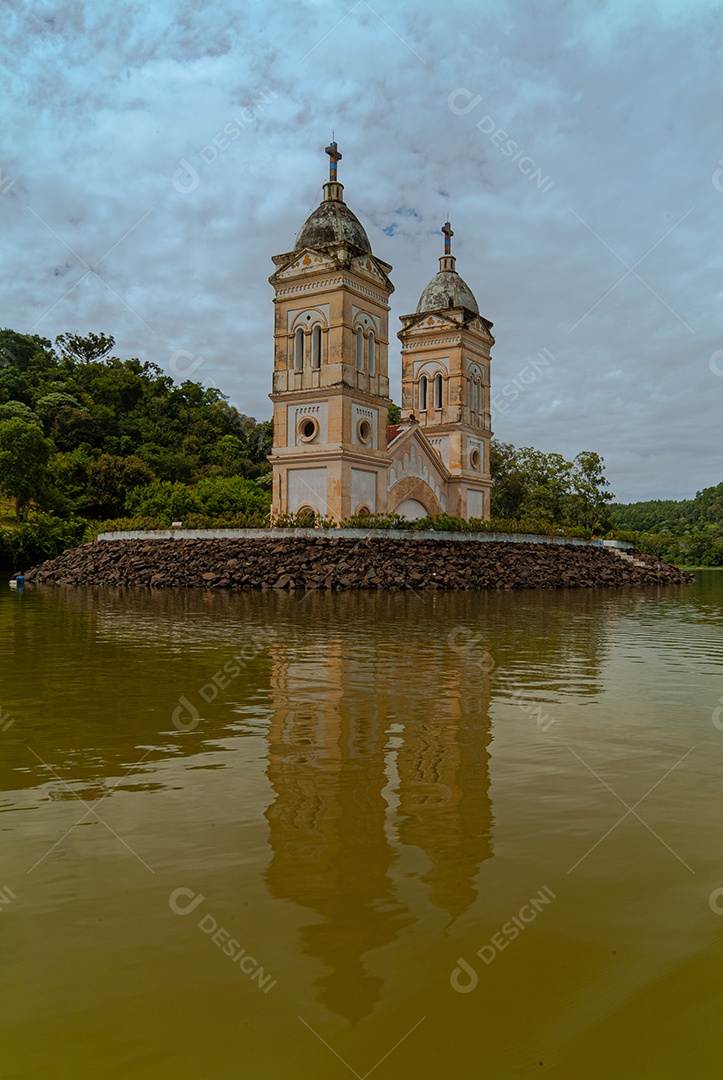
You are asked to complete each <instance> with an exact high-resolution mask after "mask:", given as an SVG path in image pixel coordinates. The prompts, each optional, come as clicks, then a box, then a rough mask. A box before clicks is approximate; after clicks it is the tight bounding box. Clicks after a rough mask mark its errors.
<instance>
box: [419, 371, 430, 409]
mask: <svg viewBox="0 0 723 1080" xmlns="http://www.w3.org/2000/svg"><path fill="white" fill-rule="evenodd" d="M428 387H429V380H428V379H427V376H426V375H422V377H421V379H420V380H419V411H420V412H426V411H427V404H428Z"/></svg>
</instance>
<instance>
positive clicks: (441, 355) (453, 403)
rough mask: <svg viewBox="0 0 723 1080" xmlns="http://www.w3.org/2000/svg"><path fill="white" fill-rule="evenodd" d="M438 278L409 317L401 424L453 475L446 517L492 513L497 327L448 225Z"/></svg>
mask: <svg viewBox="0 0 723 1080" xmlns="http://www.w3.org/2000/svg"><path fill="white" fill-rule="evenodd" d="M442 232H443V234H444V255H442V256H441V257H440V260H439V273H438V274H436V275H435V277H433V278H432V280H431V281H430V283H429V284H428V285H427V287H426V289H425V290H424V292H423V293H422V295H421V297H420V300H419V303H418V304H417V310H416V312H415V313H414V315H403V316H402V320H401V321H402V329H401V330H400V331H399V335H398V336H399V339H400V340H401V343H402V422H403V423H404V422H406V423H407V424H408V423H412V424H413V423H414V422H415V421H416V422H418V423H419V425H420V426H421V428H422V430H423V431H424V434H425V435H426V436H427V438H428V440H429V442H430V443H431V444H432V446H433V447H434V448H435V450H436V451H437V452H438V454H439V455H440V457H441V458H442V461H443V462H444V464H445V466H446V468H447V469H448V471H449V473H450V479H449V480H448V482H447V490H448V497H447V512H448V513H450V514H452V515H455V516H458V517H463V518H470V517H479V518H488V517H489V513H490V493H491V490H492V478H491V476H490V442H491V440H492V431H491V423H490V350H491V348H492V346H493V345H494V338H493V336H492V332H491V331H492V323H491V322H489V320H488V319H485V318H484V317H483V316H482V315H480V313H479V308H478V306H477V301H476V300H475V298H474V295H473V293H472V290H471V289H470V288H469V286H468V285H467V284H466V282H465V281H463V280H462V278H461V277H460V276H459V274H458V273H457V271H456V269H455V262H456V260H455V258H454V256H453V255H452V236H453V235H454V233H453V232H452V227H451V225H450V223H449V222H446V223H445V225H444V227H443V229H442Z"/></svg>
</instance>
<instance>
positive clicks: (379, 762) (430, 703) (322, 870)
mask: <svg viewBox="0 0 723 1080" xmlns="http://www.w3.org/2000/svg"><path fill="white" fill-rule="evenodd" d="M296 629H297V628H296V627H295V628H294V630H296ZM299 629H300V628H299ZM289 630H292V628H291V627H289ZM292 634H293V631H292ZM319 644H320V643H319ZM386 644H387V649H386V651H385V650H384V649H382V651H381V652H380V651H378V650H374V649H373V648H372V647H371V645H370V644H367V645H366V646H364V645H363V644H362V643H361V641H360V635H359V633H358V628H355V626H354V623H353V622H349V623H346V624H344V625H338V624H337V625H335V626H334V627H333V631H332V632H329V633H327V634H325V635H324V640H323V648H324V656H323V659H318V660H317V661H315V660H314V659H313V656H312V655H311V649H312V647H311V646H310V645H309V642H308V640H305V639H304V636H303V634H301V633H299V634H298V636H297V635H296V634H293V636H292V638H291V640H287V641H286V643H285V647H284V650H283V653H282V652H279V653H278V655H275V656H272V674H271V680H272V693H273V705H274V713H273V718H272V721H271V725H270V731H269V736H268V738H269V757H268V777H269V780H270V782H271V785H272V787H273V790H274V793H275V798H274V800H273V802H272V804H271V805H270V807H269V809H268V811H267V815H266V816H267V819H268V822H269V826H270V837H269V840H270V844H271V847H272V849H273V857H272V860H271V863H270V865H269V868H268V871H267V886H268V888H269V891H270V892H271V894H272V895H273V896H274V897H275V898H278V899H285V900H291V901H293V902H294V903H296V904H299V905H302V906H303V907H305V908H308V909H310V911H313V912H315V914H316V916H318V918H316V919H315V920H314V921H313V922H311V923H309V924H308V925H306V926H305V927H303V928H302V931H301V938H302V948H303V950H304V952H305V953H306V954H307V955H309V956H311V957H314V958H316V959H318V960H319V961H321V963H322V965H323V967H324V969H325V973H324V974H322V975H321V977H320V978H319V980H318V984H317V985H318V987H319V995H318V996H319V1001H320V1002H321V1003H322V1004H323V1005H324V1006H326V1007H327V1008H328V1009H330V1010H332V1011H333V1012H335V1013H337V1014H338V1015H340V1016H343V1017H345V1018H347V1019H348V1020H350V1021H351V1022H352V1023H354V1022H357V1021H358V1020H360V1019H361V1018H363V1017H364V1016H367V1015H368V1014H369V1013H371V1012H372V1010H373V1008H374V1006H375V1004H376V1002H377V1001H378V999H379V997H380V995H381V991H382V979H381V978H380V977H379V976H378V975H376V974H374V973H373V960H372V959H371V958H369V957H368V954H369V953H372V952H373V951H374V950H377V949H380V948H382V947H383V946H386V945H389V944H390V943H392V942H393V941H394V940H395V939H396V938H397V937H398V936H399V935H401V934H402V933H403V932H404V931H405V930H406V929H407V928H408V927H410V926H411V925H412V924H413V923H415V922H416V921H417V920H418V919H419V918H421V917H422V916H423V915H424V914H425V913H426V911H425V910H422V908H421V907H419V903H420V901H419V899H418V898H419V896H420V894H421V895H426V897H427V903H425V904H424V908H425V909H426V908H427V904H429V905H431V906H432V907H433V908H434V909H437V910H438V911H440V912H441V913H443V914H444V915H445V916H446V921H447V922H448V921H449V919H452V918H457V917H459V916H460V915H462V914H463V913H464V912H465V911H466V910H467V909H468V908H469V906H470V905H471V904H472V903H473V901H474V900H475V899H476V896H477V889H476V885H475V881H476V877H477V875H478V873H479V870H480V866H481V864H482V863H483V861H484V860H485V859H488V858H490V857H491V855H492V845H491V839H490V836H491V827H492V809H491V804H490V798H489V767H488V765H489V751H488V744H489V742H490V737H491V736H490V724H489V717H488V706H489V682H488V676H487V674H486V673H485V671H484V670H483V669H482V668H481V667H480V666H478V665H477V664H476V663H475V662H474V661H475V656H474V654H473V653H469V652H466V651H464V650H454V649H452V648H449V647H446V646H445V645H442V646H441V647H439V648H438V647H435V646H433V645H432V643H431V642H430V646H429V649H428V655H426V656H425V655H421V654H420V646H419V642H417V647H416V648H415V650H414V654H413V656H412V655H411V654H410V653H409V651H406V652H405V650H404V649H403V648H402V647H401V645H400V647H399V648H398V649H397V648H395V647H394V646H389V639H388V637H387V638H386ZM405 852H406V853H408V854H410V855H412V857H413V862H414V864H415V865H418V866H421V869H420V872H419V878H420V880H421V882H422V885H423V891H422V892H421V893H420V890H419V889H417V890H416V891H414V895H415V896H416V897H417V899H416V900H415V901H413V902H412V903H413V904H414V905H416V910H414V909H413V907H412V906H411V905H410V901H408V900H407V901H406V902H405V901H403V900H402V899H401V898H400V887H399V886H400V881H401V879H402V878H403V877H404V876H406V875H404V874H402V873H401V871H400V866H399V864H400V861H401V859H402V858H403V856H404V855H405ZM420 852H421V853H423V854H421V857H420ZM404 892H405V894H408V893H409V892H410V890H409V889H405V890H404Z"/></svg>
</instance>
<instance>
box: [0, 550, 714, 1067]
mask: <svg viewBox="0 0 723 1080" xmlns="http://www.w3.org/2000/svg"><path fill="white" fill-rule="evenodd" d="M0 665H1V667H0V670H1V672H2V682H1V684H0V703H1V704H2V713H1V714H0V859H1V862H0V938H1V940H2V944H1V950H2V951H1V956H2V961H1V964H2V977H1V978H0V1006H1V1007H0V1028H1V1030H0V1047H2V1051H1V1054H0V1075H1V1076H2V1077H3V1078H11V1080H37V1078H38V1077H44V1076H47V1075H61V1076H63V1077H65V1076H68V1077H73V1078H74V1080H86V1078H88V1080H90V1078H91V1077H92V1078H93V1080H95V1078H97V1077H103V1078H107V1080H115V1078H121V1077H124V1078H125V1077H133V1078H134V1080H156V1078H166V1077H168V1078H173V1080H186V1078H187V1080H198V1078H203V1080H227V1078H228V1080H231V1078H234V1080H235V1078H239V1077H243V1078H247V1077H248V1078H257V1077H258V1078H263V1080H266V1078H270V1080H276V1078H279V1080H281V1078H283V1080H286V1078H292V1080H312V1078H313V1080H327V1078H328V1080H333V1078H337V1077H338V1078H340V1080H342V1078H344V1077H349V1076H354V1075H356V1076H357V1077H360V1078H361V1077H366V1076H369V1075H373V1076H374V1078H375V1080H376V1078H379V1080H382V1078H384V1077H388V1078H392V1077H393V1078H403V1080H406V1078H414V1080H423V1078H427V1077H429V1078H438V1077H442V1076H444V1077H447V1076H452V1077H458V1076H459V1077H467V1076H470V1077H472V1076H474V1077H477V1076H484V1077H489V1078H491V1080H507V1078H510V1080H512V1078H515V1080H519V1078H528V1077H548V1076H549V1077H556V1078H561V1080H562V1078H564V1080H579V1078H581V1077H585V1078H586V1080H589V1078H592V1080H597V1078H600V1080H603V1078H604V1080H609V1078H616V1080H647V1078H650V1080H661V1078H668V1077H670V1078H671V1080H672V1078H675V1080H678V1078H679V1077H682V1076H686V1077H695V1078H697V1080H707V1078H711V1080H712V1078H714V1077H715V1078H717V1077H719V1076H720V1071H721V1065H720V1062H721V1056H722V1055H723V1029H722V1027H721V1022H720V1018H721V1005H723V963H722V961H723V859H722V858H721V852H722V851H723V825H722V824H721V806H722V805H723V800H722V797H721V796H722V794H723V790H722V789H723V772H722V770H721V759H722V757H723V573H719V572H718V573H717V572H715V571H707V572H699V573H698V574H697V584H696V585H695V586H693V587H682V588H671V589H665V590H646V591H638V592H633V591H612V590H611V591H604V590H600V591H584V590H580V591H571V592H555V593H547V592H540V593H537V592H515V593H505V594H502V595H500V594H487V593H481V594H472V593H468V592H467V593H460V594H443V593H436V594H435V595H422V596H417V595H415V594H411V593H410V594H398V595H394V594H376V593H374V594H368V595H366V594H322V593H312V594H310V595H308V596H300V595H297V594H293V593H292V594H289V593H283V592H276V591H270V592H264V593H235V594H224V593H219V592H213V593H210V592H200V591H187V592H184V591H164V592H150V591H146V590H137V591H134V590H108V591H104V590H101V589H91V588H88V589H63V588H50V587H47V588H33V587H27V588H26V589H25V590H24V592H22V593H20V594H17V595H16V594H14V593H12V592H10V590H7V591H5V592H3V593H2V594H0ZM244 950H245V951H244Z"/></svg>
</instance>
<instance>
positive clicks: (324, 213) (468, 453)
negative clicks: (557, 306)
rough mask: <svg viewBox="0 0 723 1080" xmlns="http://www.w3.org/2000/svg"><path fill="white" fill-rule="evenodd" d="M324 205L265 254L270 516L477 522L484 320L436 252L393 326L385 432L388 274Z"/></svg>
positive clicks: (336, 205)
mask: <svg viewBox="0 0 723 1080" xmlns="http://www.w3.org/2000/svg"><path fill="white" fill-rule="evenodd" d="M327 153H328V154H329V156H330V158H331V169H330V177H329V180H328V182H327V183H325V184H324V197H323V200H322V202H321V204H320V206H318V207H317V208H316V210H314V211H313V212H312V214H310V216H309V217H308V218H307V220H306V221H305V222H304V224H303V226H302V228H301V230H300V232H299V234H298V236H297V238H296V242H295V244H294V248H293V250H292V251H290V252H287V253H285V254H282V255H276V256H274V259H273V262H274V264H275V266H276V270H275V272H274V273H273V274H272V276H271V277H270V279H269V281H270V282H271V284H272V285H273V287H274V290H275V297H274V305H275V330H274V376H273V390H272V393H271V394H270V397H271V400H272V402H273V404H274V444H273V452H272V454H271V455H270V461H271V463H272V466H273V488H272V492H273V501H272V512H273V513H274V515H277V516H278V515H281V514H287V513H299V512H312V513H313V514H315V515H317V516H320V517H326V518H331V519H332V520H335V521H340V520H344V519H345V518H348V517H350V516H351V515H352V514H359V513H365V512H366V513H393V512H394V513H400V514H403V515H404V516H405V517H407V518H410V519H414V518H418V517H423V516H424V515H425V514H440V513H443V512H445V511H446V512H447V513H449V514H453V515H455V516H459V517H465V518H469V517H489V499H490V489H491V487H492V480H491V478H490V472H489V462H490V455H489V446H490V440H491V437H492V432H491V430H490V412H489V410H490V397H489V395H490V389H489V387H490V350H491V347H492V345H493V344H494V338H493V337H492V334H491V328H492V323H490V322H489V321H488V320H487V319H485V318H483V317H482V316H481V315H480V314H479V310H478V307H477V301H476V300H475V298H474V295H473V293H472V291H471V290H470V288H469V287H468V286H467V285H466V283H465V282H464V281H463V280H462V278H461V277H460V276H459V274H457V272H456V269H455V260H454V257H453V256H452V255H451V250H450V244H451V236H452V230H451V228H450V226H449V223H447V224H446V225H445V228H444V229H443V232H444V234H445V254H444V255H443V256H442V257H441V259H440V269H439V272H438V273H437V274H436V275H435V277H434V278H433V279H432V281H431V282H430V283H429V285H428V286H427V287H426V288H425V290H424V292H423V293H422V296H421V298H420V301H419V304H418V306H417V311H416V312H415V313H414V314H413V315H405V316H403V317H402V320H401V321H402V329H401V331H400V332H399V335H398V336H399V338H400V340H401V343H402V420H401V422H400V423H399V424H398V425H395V426H394V427H388V425H387V409H388V406H389V404H390V398H389V368H388V364H389V298H390V296H391V294H392V292H393V291H394V286H393V285H392V282H391V280H390V277H389V275H390V272H391V269H392V268H391V266H389V264H388V263H385V262H383V261H382V260H381V259H379V258H377V256H375V255H374V254H373V252H372V250H371V245H370V243H369V239H368V237H367V234H366V232H365V230H364V228H363V226H362V225H361V223H360V222H359V220H358V218H357V217H356V216H355V215H354V214H353V213H352V211H351V210H350V209H349V208H348V207H347V205H346V203H345V202H344V201H343V191H344V188H343V185H342V184H340V183H339V182H338V180H337V176H336V164H337V162H338V161H339V160H340V159H341V155H340V154H339V153H338V151H337V147H336V144H335V143H332V144H331V146H329V147H327Z"/></svg>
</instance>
